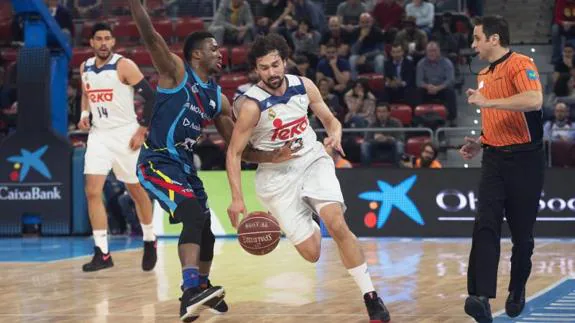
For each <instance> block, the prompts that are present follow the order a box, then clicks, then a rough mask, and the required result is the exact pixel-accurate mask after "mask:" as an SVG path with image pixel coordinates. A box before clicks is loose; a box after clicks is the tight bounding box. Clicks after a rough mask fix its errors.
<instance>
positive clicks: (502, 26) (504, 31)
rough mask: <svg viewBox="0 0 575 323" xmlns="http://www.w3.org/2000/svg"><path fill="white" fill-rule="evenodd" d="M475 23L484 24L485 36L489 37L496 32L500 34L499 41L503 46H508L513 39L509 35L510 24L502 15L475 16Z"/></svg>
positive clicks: (477, 24) (476, 24)
mask: <svg viewBox="0 0 575 323" xmlns="http://www.w3.org/2000/svg"><path fill="white" fill-rule="evenodd" d="M473 24H474V25H475V26H483V32H484V33H485V37H486V38H489V37H491V36H493V35H495V34H497V35H499V43H500V44H501V46H502V47H508V46H509V44H510V42H511V39H510V36H509V24H508V23H507V20H505V18H503V17H501V16H485V17H475V18H474V22H473Z"/></svg>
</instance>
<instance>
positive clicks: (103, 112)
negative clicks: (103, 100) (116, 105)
mask: <svg viewBox="0 0 575 323" xmlns="http://www.w3.org/2000/svg"><path fill="white" fill-rule="evenodd" d="M98 116H100V119H102V118H103V117H106V118H107V117H108V109H106V108H104V107H98Z"/></svg>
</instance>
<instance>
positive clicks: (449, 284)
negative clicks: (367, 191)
mask: <svg viewBox="0 0 575 323" xmlns="http://www.w3.org/2000/svg"><path fill="white" fill-rule="evenodd" d="M361 243H362V245H363V248H364V252H365V254H366V258H367V261H368V264H369V268H370V271H371V273H372V276H373V280H374V283H375V285H376V288H377V290H378V291H379V293H380V295H381V296H383V298H384V302H386V304H387V306H388V308H389V310H390V312H391V315H392V322H393V323H400V322H401V323H404V322H417V323H419V322H441V323H462V322H471V321H470V320H469V319H468V317H467V316H465V314H464V312H463V309H462V308H463V301H464V298H465V296H466V270H467V256H468V251H469V248H470V240H468V239H442V240H439V239H438V240H433V239H431V240H425V239H413V240H411V239H365V240H361ZM510 247H511V245H510V243H509V242H504V243H503V245H502V249H501V250H502V257H501V262H500V267H499V273H500V279H499V283H498V299H497V300H495V301H492V309H493V312H496V311H499V310H501V309H502V308H503V307H504V302H505V297H506V296H507V294H506V284H507V282H508V277H509V269H510V267H509V257H510ZM176 248H177V244H176V241H174V240H166V241H160V243H159V244H158V257H159V259H158V264H157V266H156V269H155V270H154V271H153V272H148V273H144V272H142V271H141V269H140V257H141V250H131V251H123V252H115V253H113V259H114V262H115V267H114V268H112V269H108V270H104V271H100V272H96V273H84V272H82V271H81V265H82V264H83V263H84V262H86V261H88V260H89V257H82V258H75V259H69V260H61V261H55V262H44V263H41V262H36V263H0V291H1V292H0V322H178V321H179V319H178V309H179V302H178V297H179V296H180V294H181V293H180V290H179V284H180V279H181V274H180V266H179V261H178V258H177V250H176ZM573 251H575V248H574V247H573V242H571V241H560V240H537V241H536V250H535V253H534V256H533V272H532V275H531V279H530V283H529V285H528V291H527V293H528V295H533V294H535V293H537V292H538V291H540V290H542V289H544V288H546V287H548V286H549V285H551V284H553V283H554V282H556V281H558V280H560V279H561V278H564V277H566V276H571V277H575V261H574V259H575V256H574V252H573ZM46 252H49V250H47V251H46ZM211 279H212V281H213V283H215V284H218V285H223V286H224V287H225V288H226V291H227V294H226V300H227V302H228V303H229V305H230V311H229V313H227V314H225V315H213V314H211V313H209V312H203V314H202V316H201V317H200V319H198V320H197V321H196V322H222V323H223V322H229V323H232V322H238V323H240V322H241V323H243V322H254V323H257V322H260V323H267V322H269V323H271V322H274V323H280V322H281V323H283V322H294V323H295V322H313V323H317V322H349V323H356V322H357V323H359V322H369V320H368V319H367V314H366V312H365V307H364V305H363V301H362V299H361V295H360V292H359V290H358V289H357V288H356V286H355V284H354V282H353V280H352V278H351V277H349V276H348V274H347V272H346V270H345V269H344V268H343V267H342V266H341V265H340V261H339V257H338V253H337V249H336V246H335V244H334V242H333V241H332V240H330V239H324V240H323V242H322V256H321V258H320V261H319V262H318V263H317V264H309V263H306V262H305V261H304V260H303V259H301V258H300V257H299V255H298V254H297V252H296V251H295V249H294V248H293V247H292V246H291V245H290V244H289V243H288V242H287V241H285V240H282V241H281V243H280V245H279V246H278V248H277V249H276V250H275V251H274V252H272V253H271V254H269V255H267V256H262V257H257V256H251V255H248V254H247V253H245V252H244V251H243V250H241V248H240V247H239V244H238V243H237V241H236V240H234V239H219V240H218V241H217V244H216V258H215V262H214V266H213V270H212V276H211Z"/></svg>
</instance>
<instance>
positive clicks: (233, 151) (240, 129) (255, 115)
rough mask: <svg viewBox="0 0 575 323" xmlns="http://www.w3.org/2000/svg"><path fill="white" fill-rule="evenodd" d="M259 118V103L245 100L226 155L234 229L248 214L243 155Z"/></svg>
mask: <svg viewBox="0 0 575 323" xmlns="http://www.w3.org/2000/svg"><path fill="white" fill-rule="evenodd" d="M259 117H260V109H259V107H258V105H257V103H256V102H254V101H252V100H244V101H243V102H242V106H241V108H240V109H239V115H238V118H237V121H236V124H235V126H234V130H233V133H232V136H231V140H230V144H229V146H228V151H227V154H226V172H227V173H228V181H229V184H230V190H231V193H232V203H231V204H230V206H229V207H228V216H229V217H230V221H231V223H232V226H233V227H234V228H237V226H238V223H239V221H240V214H244V215H245V214H246V208H245V205H244V197H243V193H242V178H241V159H242V153H243V151H244V149H245V148H246V145H247V144H248V140H249V138H250V136H251V134H252V132H253V128H254V126H255V125H256V124H257V122H258V120H259Z"/></svg>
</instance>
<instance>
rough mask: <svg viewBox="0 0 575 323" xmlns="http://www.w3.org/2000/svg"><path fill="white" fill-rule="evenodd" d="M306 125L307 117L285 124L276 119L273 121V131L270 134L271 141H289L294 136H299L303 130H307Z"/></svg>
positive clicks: (307, 122)
mask: <svg viewBox="0 0 575 323" xmlns="http://www.w3.org/2000/svg"><path fill="white" fill-rule="evenodd" d="M308 124H309V121H308V120H307V116H303V117H301V118H299V119H296V120H294V121H292V122H289V123H286V124H284V123H283V121H282V119H280V118H277V119H275V120H274V121H273V125H274V128H275V129H274V132H273V134H272V141H276V139H279V140H290V139H292V138H293V137H294V136H297V135H301V134H302V133H303V132H304V131H305V129H307V126H308Z"/></svg>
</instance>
